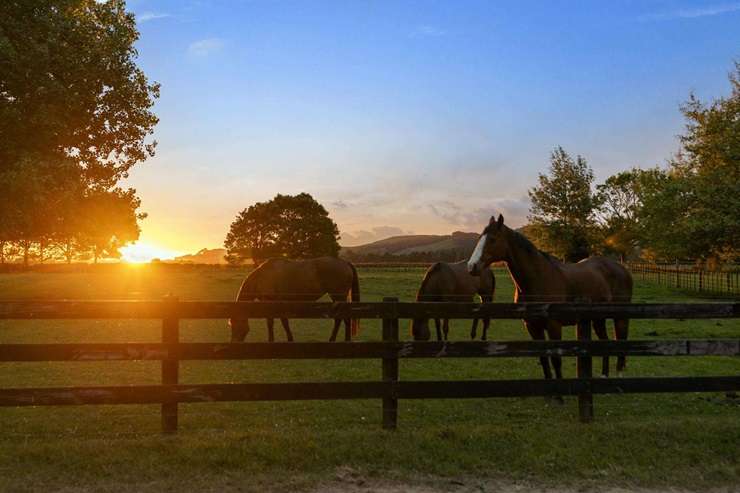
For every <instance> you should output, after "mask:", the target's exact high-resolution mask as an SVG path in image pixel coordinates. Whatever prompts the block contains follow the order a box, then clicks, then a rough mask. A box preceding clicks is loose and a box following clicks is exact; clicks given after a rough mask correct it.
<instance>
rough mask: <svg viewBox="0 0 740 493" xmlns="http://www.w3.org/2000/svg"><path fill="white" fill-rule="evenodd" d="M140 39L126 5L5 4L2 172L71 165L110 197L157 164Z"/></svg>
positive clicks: (152, 91) (1, 13)
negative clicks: (145, 164)
mask: <svg viewBox="0 0 740 493" xmlns="http://www.w3.org/2000/svg"><path fill="white" fill-rule="evenodd" d="M138 37H139V33H138V32H137V30H136V22H135V20H134V16H133V15H132V14H130V13H127V12H126V9H125V2H124V1H123V0H109V1H107V2H97V1H95V0H37V1H33V2H12V1H11V2H0V74H1V75H0V162H3V163H14V162H18V161H21V160H24V159H25V160H38V159H46V160H49V161H55V160H63V159H64V158H67V157H72V158H73V159H74V160H75V161H76V162H77V163H78V164H79V165H80V167H81V168H82V169H83V171H84V175H85V178H86V180H87V181H89V182H91V183H94V184H96V185H98V186H104V187H112V186H114V185H115V184H116V182H117V181H118V180H119V179H121V178H124V177H126V176H127V173H128V171H129V169H130V168H131V167H132V166H133V165H134V164H136V163H137V162H139V161H142V160H144V159H146V158H147V157H148V156H151V155H153V153H154V145H155V144H154V143H153V142H152V143H146V142H145V138H146V137H147V136H148V135H149V134H151V133H152V130H153V128H154V125H156V123H157V117H156V116H155V115H154V114H153V113H152V112H151V111H150V108H151V107H152V105H153V104H154V99H155V98H156V97H157V96H158V95H159V86H158V85H157V84H150V83H149V82H148V80H147V78H146V76H145V75H144V73H143V72H142V71H141V69H139V68H138V67H137V66H136V63H135V59H136V56H137V52H136V48H135V47H134V43H135V42H136V40H137V39H138Z"/></svg>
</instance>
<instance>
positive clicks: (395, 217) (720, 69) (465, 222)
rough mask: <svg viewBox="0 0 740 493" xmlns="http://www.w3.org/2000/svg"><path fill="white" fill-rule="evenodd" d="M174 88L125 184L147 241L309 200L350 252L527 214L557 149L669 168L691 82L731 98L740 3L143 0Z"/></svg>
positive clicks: (195, 238)
mask: <svg viewBox="0 0 740 493" xmlns="http://www.w3.org/2000/svg"><path fill="white" fill-rule="evenodd" d="M128 7H129V9H130V10H131V11H133V12H135V13H136V15H137V23H138V28H139V30H140V33H141V37H140V39H139V41H138V43H137V49H138V51H139V60H138V62H139V65H140V66H141V67H142V69H143V70H144V71H145V73H146V74H147V76H148V77H149V78H150V79H151V80H153V81H157V82H159V83H161V85H162V89H161V97H160V99H159V100H158V101H157V103H156V105H155V107H154V111H155V113H156V114H157V115H158V116H159V118H160V122H159V124H158V125H157V127H156V129H155V134H154V138H155V139H156V140H157V141H158V148H157V155H156V156H155V157H154V158H151V159H149V160H147V161H146V162H144V163H142V164H139V165H138V166H137V167H136V168H135V169H134V170H133V171H132V172H131V175H130V177H129V179H128V180H126V182H125V183H124V185H125V186H131V187H134V188H136V189H137V191H138V195H139V196H140V197H141V199H142V210H143V211H145V212H147V213H148V215H149V216H148V217H147V218H146V219H145V220H144V221H143V222H142V236H141V239H140V242H139V246H140V247H141V248H144V249H145V250H147V251H150V252H152V251H156V253H158V254H159V256H161V257H167V256H170V255H172V254H176V253H189V252H194V251H197V250H199V249H201V248H205V247H207V248H217V247H221V246H222V244H223V240H224V237H225V236H226V233H227V231H228V228H229V225H230V223H231V222H232V221H233V220H234V218H235V216H236V215H237V213H238V212H239V211H241V210H243V209H244V208H246V207H248V206H249V205H251V204H253V203H255V202H258V201H265V200H269V199H271V198H272V197H274V196H275V195H276V194H277V193H283V194H285V193H288V194H294V193H299V192H308V193H310V194H311V195H313V196H314V198H316V199H317V200H318V201H319V202H321V203H322V204H324V206H325V207H326V208H327V210H328V211H329V213H330V215H331V217H332V218H333V219H334V220H335V221H336V222H337V224H338V226H339V229H340V232H341V236H342V239H341V240H340V244H343V245H354V244H361V243H366V242H369V241H374V240H377V239H382V238H385V237H388V236H393V235H397V234H411V233H413V234H448V233H450V232H452V231H456V230H463V231H479V230H481V229H482V228H483V226H484V225H485V223H486V221H487V220H488V218H489V217H490V216H491V215H492V214H494V213H496V214H498V213H503V214H504V217H505V218H506V222H507V223H508V224H509V225H511V226H520V225H522V224H524V223H525V222H526V216H527V212H528V209H529V202H528V196H527V190H528V189H529V188H531V187H532V186H534V185H535V184H536V182H537V176H538V173H543V172H546V170H547V167H548V159H549V154H550V152H551V151H552V149H553V148H554V147H556V146H562V147H563V148H564V149H565V150H566V151H567V152H569V153H570V154H572V155H577V154H580V155H582V156H584V157H585V158H586V159H587V161H588V162H589V164H590V165H591V166H592V168H593V169H594V172H595V174H596V179H597V181H603V180H604V179H605V178H606V177H608V176H609V175H611V174H613V173H616V172H618V171H620V170H624V169H626V168H629V167H632V166H641V167H650V166H655V165H665V163H666V161H667V159H668V158H670V156H671V155H672V154H673V153H675V152H676V150H677V149H678V143H677V139H676V136H677V135H678V134H680V133H681V132H682V129H683V118H682V116H681V114H680V112H679V106H680V104H681V103H682V102H683V101H685V100H686V98H687V97H688V95H689V93H690V92H692V91H693V92H694V93H695V94H696V95H697V96H699V97H700V98H702V99H705V100H708V99H711V98H713V97H719V96H721V95H723V94H728V93H729V83H728V82H727V74H728V73H729V71H730V70H731V68H732V63H733V60H740V2H732V1H729V2H721V1H706V2H699V1H694V2H689V1H667V0H662V1H658V0H643V1H628V0H622V1H618V0H615V1H609V2H606V1H596V0H594V1H589V2H586V1H575V0H573V1H542V2H527V1H511V2H506V1H497V2H494V1H466V0H459V1H457V0H456V1H387V2H386V1H370V0H366V1H352V0H342V1H318V0H316V1H280V0H250V1H247V0H244V1H236V0H234V1H226V0H223V1H217V0H212V1H208V0H202V1H188V0H184V1H183V0H178V1H163V0H129V2H128Z"/></svg>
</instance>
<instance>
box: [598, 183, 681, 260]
mask: <svg viewBox="0 0 740 493" xmlns="http://www.w3.org/2000/svg"><path fill="white" fill-rule="evenodd" d="M666 180H667V175H666V173H665V171H663V170H661V169H659V168H651V169H647V170H643V169H640V168H632V169H630V170H627V171H621V172H619V173H617V174H615V175H612V176H610V177H609V178H607V179H606V181H605V182H604V183H602V184H600V185H598V186H597V187H596V188H597V191H598V194H599V204H600V210H599V215H600V218H601V229H600V233H601V237H602V238H603V245H602V249H603V250H604V252H605V253H614V254H617V255H619V256H620V257H621V258H624V257H627V256H629V255H633V254H634V253H635V252H636V251H637V250H638V248H640V247H643V248H644V247H645V244H644V240H643V237H644V232H645V231H644V228H643V227H642V224H641V222H640V216H641V215H642V211H643V207H644V204H645V203H646V202H647V203H650V202H651V201H652V197H653V195H655V193H657V191H658V190H660V189H661V188H662V186H663V184H664V183H665V182H666Z"/></svg>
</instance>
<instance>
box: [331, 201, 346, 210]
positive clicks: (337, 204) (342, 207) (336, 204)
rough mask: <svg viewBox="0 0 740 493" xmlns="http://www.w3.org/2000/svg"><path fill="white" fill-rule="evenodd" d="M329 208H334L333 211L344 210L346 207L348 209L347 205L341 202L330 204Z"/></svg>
mask: <svg viewBox="0 0 740 493" xmlns="http://www.w3.org/2000/svg"><path fill="white" fill-rule="evenodd" d="M331 206H332V207H334V208H335V209H346V208H347V207H349V206H348V205H347V202H345V201H343V200H336V201H334V202H332V203H331Z"/></svg>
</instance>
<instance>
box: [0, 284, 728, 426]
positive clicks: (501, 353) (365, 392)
mask: <svg viewBox="0 0 740 493" xmlns="http://www.w3.org/2000/svg"><path fill="white" fill-rule="evenodd" d="M229 317H236V318H265V317H270V318H280V317H285V318H307V319H336V318H361V319H382V342H381V341H376V342H344V343H328V342H291V343H197V342H196V343H183V342H180V337H179V321H180V320H181V319H217V318H229ZM418 317H437V318H461V319H471V318H483V317H490V318H496V319H548V318H552V319H567V320H579V322H578V338H579V340H578V341H501V342H483V341H472V342H447V341H443V342H402V341H399V319H408V318H418ZM614 317H620V318H631V319H632V318H637V319H676V318H680V319H687V318H691V319H701V318H722V319H726V318H729V319H738V318H740V303H701V304H630V303H484V304H476V303H401V302H398V300H397V299H396V298H385V299H384V301H383V302H380V303H379V302H370V303H367V302H365V303H305V302H298V303H292V302H198V301H186V302H179V301H177V300H176V299H174V298H168V299H166V300H165V301H162V302H146V301H142V302H137V301H87V302H84V301H83V302H71V301H14V302H0V319H26V320H29V319H30V320H43V319H76V320H84V319H160V320H161V321H162V339H161V341H162V342H161V343H111V344H79V343H77V344H0V362H2V363H10V362H23V361H111V360H155V361H161V379H162V380H161V382H162V384H161V385H127V386H105V387H102V386H91V387H56V388H44V387H37V388H23V387H20V388H0V406H10V407H14V406H50V405H84V404H88V405H89V404H154V403H157V404H161V413H162V429H163V431H164V432H167V433H172V432H174V431H176V430H177V426H178V404H179V403H183V402H217V401H265V400H307V399H309V400H326V399H382V403H383V404H382V416H383V420H382V421H383V427H384V428H391V429H393V428H396V426H397V422H398V399H445V398H447V399H449V398H480V397H517V396H519V397H521V396H550V395H574V396H578V403H579V415H580V419H581V421H584V422H589V421H591V420H593V401H592V395H593V394H605V393H619V394H622V393H634V392H637V393H644V392H722V391H737V390H740V376H738V375H730V376H701V377H692V376H687V377H641V378H609V379H603V378H593V375H592V361H591V357H592V356H605V355H612V356H618V355H626V356H658V357H661V356H740V339H737V338H735V339H703V340H664V341H591V340H590V338H591V323H592V322H591V321H592V320H598V319H603V318H614ZM555 355H557V356H571V357H575V358H577V378H566V379H555V380H543V379H522V380H462V381H409V380H400V378H399V359H400V358H434V359H437V358H491V357H495V358H500V357H504V358H512V357H535V356H540V357H542V356H555ZM355 358H365V359H367V358H370V359H379V360H380V361H381V369H382V372H381V375H379V376H381V378H380V379H379V380H373V381H363V382H357V381H354V382H300V383H249V384H247V383H239V384H236V383H232V384H218V383H215V384H198V385H183V384H180V382H179V362H180V361H184V360H248V359H355Z"/></svg>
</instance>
